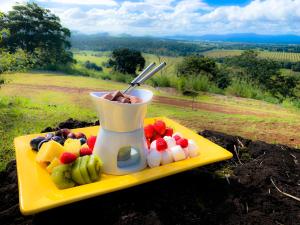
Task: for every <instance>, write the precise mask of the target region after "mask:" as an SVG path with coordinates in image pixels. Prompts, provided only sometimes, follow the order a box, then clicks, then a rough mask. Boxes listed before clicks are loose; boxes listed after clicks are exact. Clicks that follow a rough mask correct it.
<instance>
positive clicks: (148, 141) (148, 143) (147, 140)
mask: <svg viewBox="0 0 300 225" xmlns="http://www.w3.org/2000/svg"><path fill="white" fill-rule="evenodd" d="M146 143H147V148H148V149H150V145H151V141H150V139H149V138H147V139H146Z"/></svg>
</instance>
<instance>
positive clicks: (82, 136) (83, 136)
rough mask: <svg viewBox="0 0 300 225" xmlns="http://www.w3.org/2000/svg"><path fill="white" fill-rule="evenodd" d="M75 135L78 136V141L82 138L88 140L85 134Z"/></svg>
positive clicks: (78, 133)
mask: <svg viewBox="0 0 300 225" xmlns="http://www.w3.org/2000/svg"><path fill="white" fill-rule="evenodd" d="M75 135H76V138H77V139H80V138H84V139H86V136H85V134H84V133H81V132H77V133H75Z"/></svg>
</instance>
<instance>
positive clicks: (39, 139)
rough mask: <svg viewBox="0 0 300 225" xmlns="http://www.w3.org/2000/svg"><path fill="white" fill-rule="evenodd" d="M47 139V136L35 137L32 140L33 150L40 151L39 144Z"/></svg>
mask: <svg viewBox="0 0 300 225" xmlns="http://www.w3.org/2000/svg"><path fill="white" fill-rule="evenodd" d="M44 140H45V137H36V138H33V139H32V140H31V141H30V146H31V148H32V149H33V150H35V151H38V150H39V148H38V146H39V144H40V143H41V142H42V141H44Z"/></svg>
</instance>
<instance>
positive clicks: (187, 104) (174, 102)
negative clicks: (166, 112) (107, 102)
mask: <svg viewBox="0 0 300 225" xmlns="http://www.w3.org/2000/svg"><path fill="white" fill-rule="evenodd" d="M9 85H10V86H15V87H16V88H17V87H22V88H28V89H31V90H32V89H35V90H41V89H42V90H50V91H60V92H69V93H81V94H82V93H88V92H92V91H95V89H91V88H76V87H61V86H55V85H32V84H9ZM97 91H105V90H104V89H98V90H97ZM153 102H156V103H160V104H166V105H171V106H176V107H181V108H192V107H193V108H194V109H199V110H204V111H208V112H216V113H225V114H236V115H252V116H258V117H264V118H266V117H270V116H275V117H278V116H279V117H281V115H278V114H275V113H274V114H273V113H266V112H260V111H248V110H243V109H238V108H236V107H232V106H225V105H221V104H215V103H203V102H193V101H191V100H185V99H176V98H170V97H164V96H155V97H154V99H153Z"/></svg>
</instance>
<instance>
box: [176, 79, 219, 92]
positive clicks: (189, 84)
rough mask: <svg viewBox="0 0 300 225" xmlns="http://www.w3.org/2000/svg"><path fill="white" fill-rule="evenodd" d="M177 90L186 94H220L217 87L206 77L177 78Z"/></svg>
mask: <svg viewBox="0 0 300 225" xmlns="http://www.w3.org/2000/svg"><path fill="white" fill-rule="evenodd" d="M177 89H178V90H179V91H181V92H182V93H187V92H190V91H192V92H193V91H195V92H200V91H203V92H208V91H210V92H214V93H220V92H221V90H220V89H219V88H218V87H217V85H216V84H215V83H214V82H212V81H210V80H209V78H208V76H207V75H201V76H189V77H188V78H187V77H179V78H178V79H177Z"/></svg>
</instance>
